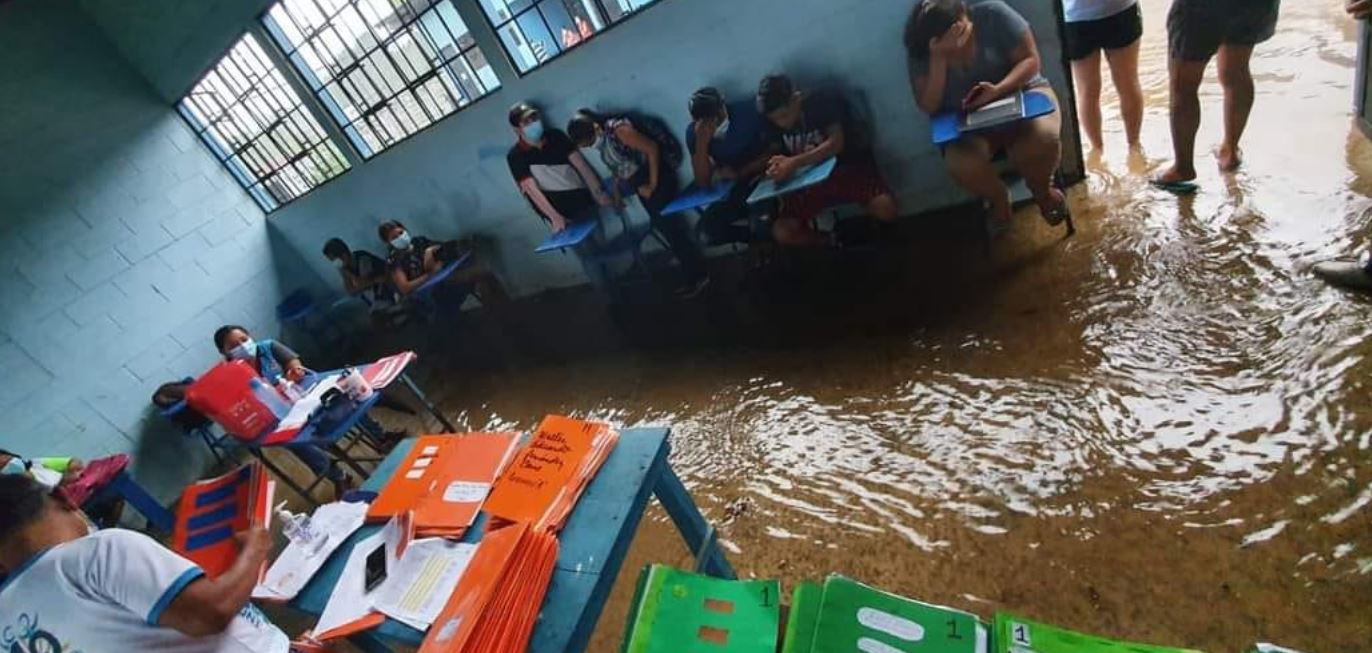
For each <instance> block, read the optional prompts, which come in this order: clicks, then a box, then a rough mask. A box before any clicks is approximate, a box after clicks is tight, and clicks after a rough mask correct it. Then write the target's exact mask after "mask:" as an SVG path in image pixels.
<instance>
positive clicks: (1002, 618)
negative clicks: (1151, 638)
mask: <svg viewBox="0 0 1372 653" xmlns="http://www.w3.org/2000/svg"><path fill="white" fill-rule="evenodd" d="M995 640H996V646H995V653H1012V652H1013V653H1200V652H1199V651H1195V650H1192V649H1184V648H1172V647H1168V646H1153V645H1150V644H1134V643H1130V642H1119V641H1115V640H1111V639H1106V638H1104V637H1097V636H1095V635H1086V634H1083V633H1078V632H1075V631H1071V630H1067V629H1066V628H1058V627H1057V626H1050V625H1048V624H1044V623H1038V622H1035V621H1030V620H1028V619H1025V618H1023V617H1017V616H1015V615H1013V614H1010V613H1007V612H997V613H996V621H995Z"/></svg>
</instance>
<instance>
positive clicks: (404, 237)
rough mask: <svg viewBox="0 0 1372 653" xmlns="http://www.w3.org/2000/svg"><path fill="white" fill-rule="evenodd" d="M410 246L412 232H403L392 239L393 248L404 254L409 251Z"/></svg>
mask: <svg viewBox="0 0 1372 653" xmlns="http://www.w3.org/2000/svg"><path fill="white" fill-rule="evenodd" d="M410 244H411V243H410V232H408V231H402V232H400V235H398V236H396V237H395V238H392V239H391V247H394V248H396V249H398V250H400V251H402V252H403V251H405V250H407V249H409V248H410Z"/></svg>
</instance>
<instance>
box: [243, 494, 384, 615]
mask: <svg viewBox="0 0 1372 653" xmlns="http://www.w3.org/2000/svg"><path fill="white" fill-rule="evenodd" d="M366 519H367V504H365V503H344V502H336V503H329V504H325V505H322V506H319V508H317V509H315V511H314V515H312V516H311V517H310V530H312V531H313V532H314V533H315V534H316V535H315V539H314V540H312V541H310V542H308V543H302V542H296V541H292V542H291V543H290V544H288V545H286V548H285V550H283V551H282V552H281V555H279V556H277V558H276V562H273V563H272V566H271V568H270V569H268V570H267V575H266V577H265V578H263V580H262V584H261V585H258V586H257V587H256V588H255V589H253V593H252V596H253V598H255V599H266V600H277V601H289V600H291V599H293V598H295V596H296V595H297V594H299V593H300V590H302V589H305V584H306V583H308V582H310V579H311V578H313V577H314V575H315V573H317V572H318V571H319V569H320V567H323V566H324V563H325V562H327V561H328V559H329V556H331V555H333V552H334V550H336V549H337V548H338V547H339V546H340V545H341V544H343V542H344V541H345V540H347V539H348V537H349V536H351V535H352V534H353V532H354V531H356V530H357V529H358V528H361V527H362V523H363V522H364V521H366Z"/></svg>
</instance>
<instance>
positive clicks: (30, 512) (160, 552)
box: [0, 474, 290, 653]
mask: <svg viewBox="0 0 1372 653" xmlns="http://www.w3.org/2000/svg"><path fill="white" fill-rule="evenodd" d="M239 538H240V543H241V550H240V553H239V555H238V559H237V560H235V561H234V563H233V565H232V566H231V567H229V569H228V570H227V571H226V572H224V574H222V575H220V576H219V577H218V578H215V579H213V580H211V579H209V578H206V577H205V574H204V573H203V572H201V570H200V569H199V568H198V567H196V566H195V564H194V563H192V562H191V561H189V560H186V559H185V558H182V557H181V556H179V555H177V554H175V553H173V552H171V551H169V550H167V549H166V548H164V547H163V546H162V545H161V544H158V543H157V542H156V541H154V540H153V539H152V538H150V537H148V536H146V535H143V534H141V533H136V532H133V531H127V530H122V529H117V528H111V529H107V530H103V531H98V532H94V533H93V532H91V530H90V527H89V526H88V525H87V523H86V521H85V520H84V519H83V518H82V517H81V514H80V512H79V511H78V510H76V509H75V508H73V507H70V506H67V505H65V504H63V503H61V502H60V501H59V500H58V499H56V498H54V497H53V496H52V495H51V494H50V493H49V492H48V490H47V488H45V487H43V485H41V484H40V483H38V482H37V481H34V480H33V479H31V478H29V477H28V476H26V475H22V474H7V475H0V576H3V577H5V580H4V582H3V583H0V632H3V633H4V640H3V641H4V644H5V645H6V646H11V645H12V647H11V648H8V649H6V650H11V651H33V652H35V653H36V652H38V651H45V652H51V653H60V652H62V651H69V652H75V651H89V652H95V651H149V652H151V651H161V652H165V653H288V651H289V650H290V641H289V640H288V638H287V637H286V635H285V633H283V632H281V630H280V629H278V628H277V627H276V626H274V625H272V623H271V622H270V621H268V620H267V618H266V616H264V615H263V614H262V613H261V612H260V611H258V610H257V608H256V607H254V606H253V605H252V604H251V603H249V597H250V596H251V595H252V590H253V587H255V586H256V585H257V581H258V576H259V575H260V574H261V573H262V567H263V565H264V564H265V563H266V561H267V555H268V553H269V552H270V550H271V546H272V541H271V536H270V535H268V534H267V532H266V531H265V530H263V529H260V528H258V529H253V530H252V531H249V532H245V533H241V534H240V535H239Z"/></svg>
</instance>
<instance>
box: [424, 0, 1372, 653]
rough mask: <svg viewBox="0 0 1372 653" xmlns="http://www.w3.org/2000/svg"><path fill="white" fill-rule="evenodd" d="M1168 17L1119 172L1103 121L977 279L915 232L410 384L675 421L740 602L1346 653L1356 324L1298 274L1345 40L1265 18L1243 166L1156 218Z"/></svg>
mask: <svg viewBox="0 0 1372 653" xmlns="http://www.w3.org/2000/svg"><path fill="white" fill-rule="evenodd" d="M1167 4H1168V3H1166V2H1163V0H1145V2H1144V7H1145V9H1144V12H1145V20H1146V23H1147V30H1148V35H1147V36H1146V37H1145V52H1144V57H1143V58H1144V63H1143V66H1144V73H1143V74H1144V85H1145V88H1146V89H1148V91H1147V92H1148V102H1149V109H1148V115H1147V120H1146V124H1145V134H1144V142H1145V150H1146V155H1144V156H1143V157H1134V160H1132V161H1131V157H1129V156H1127V155H1126V153H1125V151H1124V147H1123V134H1122V129H1121V127H1120V124H1119V120H1118V116H1117V115H1114V114H1116V112H1117V109H1116V105H1115V103H1114V101H1113V99H1112V100H1111V101H1110V104H1109V105H1108V106H1107V107H1106V109H1105V111H1106V115H1107V117H1108V119H1109V123H1108V126H1107V143H1108V144H1107V149H1108V152H1107V154H1106V155H1105V156H1104V157H1102V158H1101V159H1100V160H1094V161H1093V162H1092V163H1091V168H1092V175H1091V177H1090V179H1089V181H1087V182H1086V183H1084V184H1082V185H1080V186H1078V187H1077V188H1076V189H1074V191H1073V192H1072V202H1073V207H1074V209H1075V213H1076V215H1077V224H1078V226H1079V228H1080V232H1079V233H1078V234H1077V236H1076V237H1075V238H1072V239H1070V240H1066V241H1063V240H1061V238H1060V236H1061V232H1060V231H1058V230H1049V229H1047V228H1046V227H1044V226H1043V225H1042V224H1041V223H1040V222H1039V221H1038V219H1037V217H1036V214H1035V213H1034V212H1033V211H1032V210H1030V211H1026V212H1023V213H1022V214H1021V215H1020V216H1019V217H1020V220H1019V221H1018V223H1017V225H1016V227H1015V228H1014V230H1013V231H1012V232H1011V234H1009V235H1008V236H1007V237H1005V238H1003V239H1002V240H1000V241H998V242H997V243H996V244H995V246H994V248H993V251H992V252H991V253H990V254H989V255H987V254H985V253H983V251H982V248H981V245H980V244H979V243H978V242H977V241H976V240H974V239H970V238H968V237H966V236H964V235H960V234H959V233H957V232H956V231H955V230H949V229H943V228H937V227H931V228H930V229H929V230H928V233H927V235H926V236H925V237H921V238H916V239H914V240H913V241H912V242H911V243H910V244H909V245H908V246H902V247H901V248H900V250H899V251H898V252H886V253H884V254H882V255H872V256H870V257H864V256H863V255H857V256H856V257H854V256H849V257H848V258H846V259H839V260H833V261H821V262H814V263H812V262H802V265H801V266H798V267H801V268H803V269H801V270H800V271H798V272H797V271H795V270H790V271H786V270H783V271H781V272H775V271H774V272H773V273H770V274H767V275H758V274H745V273H744V272H743V271H742V270H734V269H732V268H730V269H728V270H725V271H724V272H722V273H721V274H720V276H719V277H718V278H717V283H716V287H715V288H714V290H713V291H712V293H711V295H712V296H711V297H709V298H708V299H706V300H704V301H702V302H698V303H693V304H688V305H672V304H666V303H664V304H656V303H652V302H649V303H647V304H646V305H642V306H640V307H638V308H636V309H634V311H633V314H632V315H628V316H621V319H620V320H619V322H618V324H617V325H615V324H611V323H610V321H609V320H607V319H606V318H605V317H604V315H603V312H602V311H600V310H599V308H595V309H590V308H587V307H586V304H587V302H586V301H585V298H584V297H581V296H562V297H559V296H550V297H545V298H543V299H541V300H538V301H537V302H536V305H535V306H533V307H523V308H521V309H519V310H530V311H533V312H536V313H537V314H538V315H540V316H543V319H542V320H540V321H537V322H532V321H531V320H516V322H519V323H520V325H519V326H517V327H515V328H508V327H497V326H494V325H492V324H489V323H487V322H485V321H484V319H483V320H482V321H479V322H478V323H476V324H470V323H469V324H467V325H465V326H463V327H461V328H459V329H458V331H457V332H456V333H454V334H449V335H446V336H444V340H445V341H446V342H451V341H458V344H456V345H454V346H452V347H449V348H448V349H447V353H446V354H442V355H430V356H429V357H428V361H429V363H430V367H433V368H438V369H435V370H431V371H432V372H433V373H431V374H430V375H429V378H428V380H427V383H428V385H429V386H430V388H431V389H434V391H435V392H434V394H435V395H437V396H438V397H440V398H441V400H442V403H443V406H444V408H445V410H446V411H447V412H448V413H450V414H453V415H456V416H458V418H459V419H458V420H457V421H459V422H460V423H459V426H462V427H465V428H470V429H486V428H510V427H513V428H529V427H532V426H533V425H534V424H536V423H537V421H538V419H539V418H540V417H541V416H542V415H543V414H545V413H550V412H568V413H573V414H576V415H581V416H591V417H597V418H605V419H609V420H613V421H614V422H616V423H620V424H625V425H639V424H644V425H648V424H651V425H671V426H672V428H673V447H674V453H673V456H672V462H673V464H674V466H675V468H676V470H677V471H678V472H679V473H680V475H681V476H682V477H683V478H684V480H685V481H686V484H687V485H688V486H689V487H690V489H691V490H692V492H693V493H694V495H695V498H696V500H697V502H698V503H699V504H700V506H701V508H702V510H703V511H704V513H705V514H706V516H707V517H708V518H709V519H710V520H711V521H712V522H713V523H715V524H716V525H718V526H719V527H720V531H721V536H722V538H723V539H724V541H725V544H726V546H727V548H728V551H729V554H730V558H731V560H732V562H733V564H734V566H735V567H736V568H737V569H738V571H739V573H740V575H742V576H745V577H769V578H770V577H775V578H780V579H782V581H783V582H784V583H785V584H786V585H787V587H788V588H789V587H790V586H791V585H792V584H793V583H795V582H796V581H799V580H802V579H807V578H811V579H818V578H821V577H822V576H823V575H825V574H826V573H828V572H840V573H844V574H849V575H852V576H855V577H857V578H859V579H862V580H864V581H867V582H871V583H875V584H878V585H880V586H882V587H884V588H887V589H890V590H892V591H895V592H899V593H902V594H906V595H909V596H912V597H917V598H920V599H924V600H928V601H934V602H938V603H945V604H949V605H954V606H958V607H962V608H966V609H969V610H972V611H975V612H977V613H979V614H981V615H983V616H987V617H989V616H990V615H991V614H992V613H993V612H994V611H996V610H1001V609H1003V610H1011V611H1015V612H1017V613H1020V614H1023V615H1026V616H1029V617H1031V618H1037V619H1041V620H1045V621H1048V622H1052V623H1056V624H1060V625H1063V626H1066V627H1070V628H1075V629H1079V630H1085V631H1089V632H1094V633H1100V634H1103V635H1108V636H1112V637H1119V638H1128V639H1135V640H1142V641H1147V642H1153V643H1158V644H1170V645H1179V646H1192V647H1196V648H1201V649H1204V650H1207V651H1211V652H1212V653H1221V652H1238V651H1242V650H1246V647H1247V646H1249V645H1250V644H1252V643H1253V642H1255V641H1258V640H1262V641H1271V642H1275V643H1280V644H1283V645H1285V646H1289V647H1294V648H1298V649H1303V650H1306V651H1309V652H1310V653H1327V652H1334V651H1367V650H1372V618H1369V610H1372V507H1369V505H1368V504H1369V503H1372V458H1370V457H1369V447H1370V446H1372V411H1369V395H1370V393H1372V383H1370V382H1369V379H1372V376H1369V372H1372V361H1370V360H1369V355H1372V338H1369V334H1372V302H1369V300H1368V299H1367V298H1364V297H1358V296H1354V295H1350V294H1347V293H1343V292H1340V291H1337V290H1333V289H1330V288H1328V287H1326V286H1324V285H1323V284H1322V283H1320V282H1319V281H1317V280H1315V279H1314V278H1313V277H1312V276H1311V275H1310V272H1309V268H1310V266H1311V265H1312V264H1313V263H1314V262H1315V261H1317V260H1320V259H1322V258H1326V257H1329V256H1335V255H1349V254H1355V253H1356V252H1358V251H1360V250H1362V249H1366V248H1367V247H1368V246H1369V238H1368V236H1369V234H1372V224H1370V222H1372V221H1369V217H1368V216H1369V211H1372V199H1369V195H1372V148H1370V147H1369V145H1368V143H1367V142H1366V140H1365V139H1364V138H1363V137H1362V136H1361V135H1360V133H1359V132H1357V130H1356V128H1355V127H1354V126H1353V123H1352V121H1351V120H1350V118H1349V106H1350V105H1351V102H1352V96H1353V66H1354V63H1355V52H1356V48H1355V44H1354V40H1353V39H1354V35H1355V28H1354V25H1353V23H1352V22H1351V21H1349V20H1347V19H1346V18H1344V17H1343V16H1342V14H1341V13H1340V5H1341V4H1342V3H1341V1H1340V0H1288V1H1287V2H1285V3H1283V7H1282V17H1281V25H1280V27H1279V33H1278V35H1277V37H1276V38H1275V39H1274V40H1273V41H1271V42H1269V43H1268V44H1265V45H1263V46H1261V47H1259V48H1258V50H1257V52H1256V54H1255V58H1254V68H1255V73H1256V75H1257V79H1258V101H1257V107H1256V110H1255V112H1254V116H1253V120H1252V123H1251V125H1250V128H1249V132H1248V136H1247V139H1246V143H1245V145H1246V147H1245V151H1246V154H1247V165H1246V166H1245V168H1244V169H1243V171H1242V172H1240V173H1238V174H1237V175H1233V176H1229V177H1224V176H1221V175H1219V174H1218V172H1216V170H1215V167H1214V163H1213V157H1211V156H1210V155H1209V154H1203V155H1202V156H1201V157H1200V159H1199V161H1198V163H1199V165H1200V167H1201V169H1202V177H1201V179H1200V182H1201V183H1202V185H1203V190H1202V192H1201V193H1200V194H1199V195H1197V196H1195V197H1194V198H1190V199H1178V198H1175V197H1172V196H1170V195H1166V194H1162V193H1159V192H1156V191H1153V190H1150V189H1149V188H1148V187H1147V184H1146V177H1145V176H1143V174H1142V173H1143V172H1144V171H1146V170H1148V169H1151V168H1153V167H1157V166H1160V165H1162V164H1163V162H1164V161H1165V160H1166V159H1167V158H1168V157H1169V153H1170V148H1169V142H1170V141H1169V136H1168V133H1167V125H1166V101H1167V98H1166V70H1165V69H1166V64H1165V45H1164V44H1165V35H1164V33H1163V24H1164V14H1165V11H1166V5H1167ZM1212 76H1213V71H1212ZM1219 92H1220V91H1219V86H1218V84H1217V83H1216V82H1214V81H1213V79H1212V81H1211V83H1209V84H1208V85H1207V86H1206V87H1205V95H1204V97H1203V102H1204V104H1205V109H1206V114H1205V123H1204V127H1203V129H1202V133H1201V137H1200V140H1199V143H1200V147H1201V150H1202V152H1207V151H1208V149H1209V148H1210V147H1212V146H1213V145H1215V144H1217V143H1218V142H1219V134H1220V125H1219V109H1220V95H1219ZM915 229H916V231H918V230H919V226H918V225H916V226H915ZM725 265H728V262H726V263H725ZM740 267H741V266H740ZM793 267H797V266H793ZM759 277H762V278H759ZM551 315H559V316H563V317H559V318H558V319H556V320H550V319H549V316H551ZM550 331H551V333H552V335H549V332H550ZM559 336H565V339H560V338H559ZM497 341H498V342H499V343H500V344H499V346H491V345H490V343H491V342H497ZM431 344H435V343H431ZM421 351H423V350H421ZM440 370H441V371H440ZM648 561H664V562H671V563H677V564H689V554H688V553H687V552H686V551H685V548H684V547H683V546H682V545H681V544H680V543H679V542H678V539H677V536H676V533H675V531H674V529H673V528H672V527H671V525H670V523H669V522H668V521H667V520H666V518H665V516H663V514H662V513H661V512H660V510H656V509H655V510H654V512H652V513H651V514H650V517H649V519H648V520H647V521H645V524H644V526H643V527H642V529H641V530H640V532H639V534H638V537H637V539H636V540H635V545H634V548H633V551H632V552H631V554H630V559H629V563H628V564H629V565H630V566H629V567H628V568H627V569H629V570H628V571H626V573H625V574H624V575H623V576H622V577H621V582H620V583H619V585H618V586H617V588H616V592H615V597H614V600H613V601H612V605H611V608H610V610H609V611H608V612H607V613H606V614H605V616H604V618H603V619H602V621H601V627H600V630H599V632H598V633H597V636H596V639H595V640H594V642H593V644H592V649H591V650H593V651H611V650H614V649H615V647H616V646H617V644H618V637H619V633H620V632H621V630H622V628H623V616H624V614H625V611H626V606H627V600H628V597H629V594H630V593H631V591H632V582H633V577H634V576H635V571H636V569H637V566H638V565H641V564H643V563H645V562H648Z"/></svg>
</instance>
